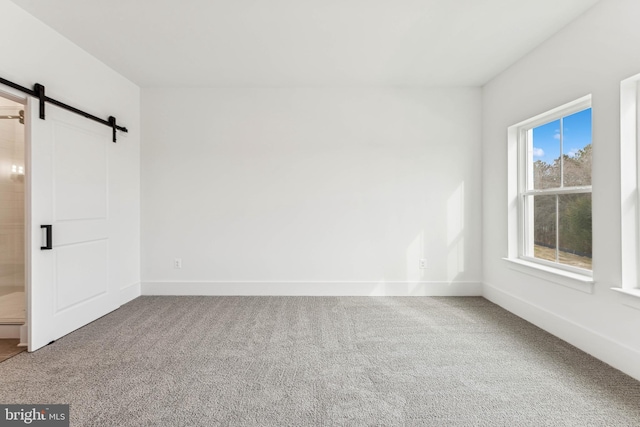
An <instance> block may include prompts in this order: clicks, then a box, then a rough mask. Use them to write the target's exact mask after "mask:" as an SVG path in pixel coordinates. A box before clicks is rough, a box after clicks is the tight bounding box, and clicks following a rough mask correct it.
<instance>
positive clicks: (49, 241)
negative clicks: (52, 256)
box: [40, 225, 53, 251]
mask: <svg viewBox="0 0 640 427" xmlns="http://www.w3.org/2000/svg"><path fill="white" fill-rule="evenodd" d="M42 228H44V229H45V230H46V231H47V232H46V234H47V238H46V240H47V245H46V246H40V249H41V250H43V251H44V250H50V249H53V233H52V232H51V231H52V229H53V226H52V225H41V226H40V229H42Z"/></svg>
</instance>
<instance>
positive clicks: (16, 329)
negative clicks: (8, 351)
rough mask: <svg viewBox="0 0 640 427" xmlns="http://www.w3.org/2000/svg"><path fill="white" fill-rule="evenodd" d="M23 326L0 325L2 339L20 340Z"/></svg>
mask: <svg viewBox="0 0 640 427" xmlns="http://www.w3.org/2000/svg"><path fill="white" fill-rule="evenodd" d="M21 327H22V325H0V339H20V328H21Z"/></svg>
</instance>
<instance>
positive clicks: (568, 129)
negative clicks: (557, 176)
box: [562, 108, 591, 187]
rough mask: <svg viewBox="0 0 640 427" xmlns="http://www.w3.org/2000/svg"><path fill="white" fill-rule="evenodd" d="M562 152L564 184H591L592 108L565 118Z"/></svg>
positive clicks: (567, 185)
mask: <svg viewBox="0 0 640 427" xmlns="http://www.w3.org/2000/svg"><path fill="white" fill-rule="evenodd" d="M562 154H563V155H564V158H563V161H564V166H563V167H564V173H563V179H564V186H565V187H574V186H580V185H591V108H589V109H587V110H583V111H580V112H578V113H575V114H572V115H570V116H567V117H565V118H564V119H563V123H562Z"/></svg>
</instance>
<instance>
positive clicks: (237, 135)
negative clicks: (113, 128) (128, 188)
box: [142, 88, 481, 295]
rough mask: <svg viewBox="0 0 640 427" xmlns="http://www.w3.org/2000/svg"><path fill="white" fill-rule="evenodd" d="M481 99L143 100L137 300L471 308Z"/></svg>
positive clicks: (220, 96) (231, 95)
mask: <svg viewBox="0 0 640 427" xmlns="http://www.w3.org/2000/svg"><path fill="white" fill-rule="evenodd" d="M480 95H481V91H480V89H467V88H463V89H440V90H429V89H416V88H412V89H319V88H318V89H293V88H273V89H143V91H142V106H143V108H142V111H143V135H144V137H143V148H142V152H143V155H142V159H143V160H142V225H143V231H142V236H143V238H142V253H143V259H142V277H143V292H145V293H151V294H153V293H160V294H161V293H169V294H176V293H177V294H190V293H191V294H243V293H244V294H247V293H248V294H316V295H322V294H330V295H331V294H332V295H340V294H355V295H370V294H377V295H380V294H398V295H418V294H476V295H479V294H480V292H481V285H480V281H481V255H480V248H481V247H480V244H481V241H480V234H481V233H480V225H481V222H480V216H479V213H480V210H481V205H480V170H481V169H480V157H481V152H480V103H481V97H480ZM174 258H181V259H182V262H183V268H182V269H175V268H174V267H173V260H174ZM420 258H426V259H427V263H428V268H427V269H424V270H421V269H420V268H419V259H420Z"/></svg>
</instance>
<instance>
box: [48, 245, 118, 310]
mask: <svg viewBox="0 0 640 427" xmlns="http://www.w3.org/2000/svg"><path fill="white" fill-rule="evenodd" d="M107 253H108V246H107V240H98V241H95V242H83V243H78V244H73V245H69V246H63V247H58V248H57V249H56V254H55V258H56V260H55V270H56V276H55V284H54V287H55V288H56V309H55V313H59V312H61V311H63V310H68V309H70V308H73V307H75V306H77V305H78V304H81V303H83V302H86V301H88V300H90V299H91V298H96V297H99V296H101V295H103V294H106V293H107V291H108V290H107V263H106V260H107Z"/></svg>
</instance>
